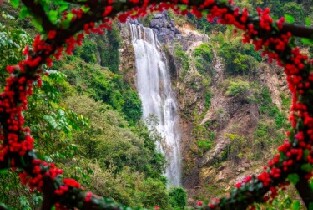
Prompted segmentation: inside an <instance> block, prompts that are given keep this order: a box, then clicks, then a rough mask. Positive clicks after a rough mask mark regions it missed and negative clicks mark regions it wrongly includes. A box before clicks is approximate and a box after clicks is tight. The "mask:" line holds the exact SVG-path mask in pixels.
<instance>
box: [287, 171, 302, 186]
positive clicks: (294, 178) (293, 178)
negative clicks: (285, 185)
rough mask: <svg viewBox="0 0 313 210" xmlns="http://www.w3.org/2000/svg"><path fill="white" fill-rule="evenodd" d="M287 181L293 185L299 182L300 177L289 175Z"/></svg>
mask: <svg viewBox="0 0 313 210" xmlns="http://www.w3.org/2000/svg"><path fill="white" fill-rule="evenodd" d="M287 179H288V180H289V181H290V182H291V183H293V184H294V185H295V184H297V183H298V182H299V180H300V177H299V175H298V174H289V175H288V177H287Z"/></svg>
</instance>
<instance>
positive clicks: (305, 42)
mask: <svg viewBox="0 0 313 210" xmlns="http://www.w3.org/2000/svg"><path fill="white" fill-rule="evenodd" d="M301 42H302V43H303V44H308V45H311V44H313V40H312V39H306V38H303V39H301Z"/></svg>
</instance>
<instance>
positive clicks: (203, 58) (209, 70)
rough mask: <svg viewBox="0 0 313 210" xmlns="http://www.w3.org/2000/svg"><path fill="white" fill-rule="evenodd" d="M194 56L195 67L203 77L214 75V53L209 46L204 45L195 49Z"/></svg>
mask: <svg viewBox="0 0 313 210" xmlns="http://www.w3.org/2000/svg"><path fill="white" fill-rule="evenodd" d="M193 55H194V57H195V65H196V68H197V70H198V71H199V73H200V74H202V75H206V74H209V75H211V76H212V75H213V67H212V61H213V51H212V49H211V47H210V46H209V44H207V43H203V44H201V45H199V46H198V47H197V48H195V50H194V52H193Z"/></svg>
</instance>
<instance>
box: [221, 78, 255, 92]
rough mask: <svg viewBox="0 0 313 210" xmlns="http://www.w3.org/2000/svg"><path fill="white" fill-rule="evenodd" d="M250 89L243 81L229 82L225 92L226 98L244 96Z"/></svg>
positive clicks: (247, 83)
mask: <svg viewBox="0 0 313 210" xmlns="http://www.w3.org/2000/svg"><path fill="white" fill-rule="evenodd" d="M249 89H250V84H249V82H247V81H244V80H240V79H237V80H234V81H230V82H229V86H228V87H227V90H226V95H227V96H239V95H246V93H247V92H248V91H249Z"/></svg>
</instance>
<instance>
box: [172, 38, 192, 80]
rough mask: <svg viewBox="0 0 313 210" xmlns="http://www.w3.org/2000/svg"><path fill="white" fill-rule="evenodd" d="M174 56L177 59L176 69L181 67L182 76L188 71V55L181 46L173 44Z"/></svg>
mask: <svg viewBox="0 0 313 210" xmlns="http://www.w3.org/2000/svg"><path fill="white" fill-rule="evenodd" d="M174 56H175V59H176V60H177V64H178V66H177V67H178V69H182V74H181V76H182V77H184V75H185V74H186V73H187V72H188V71H189V67H190V66H189V57H188V55H187V54H186V53H185V51H184V50H183V48H182V46H181V45H179V44H176V45H175V48H174Z"/></svg>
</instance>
